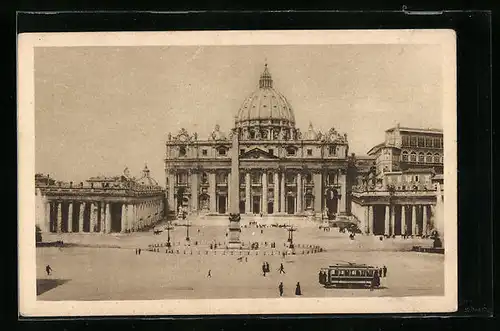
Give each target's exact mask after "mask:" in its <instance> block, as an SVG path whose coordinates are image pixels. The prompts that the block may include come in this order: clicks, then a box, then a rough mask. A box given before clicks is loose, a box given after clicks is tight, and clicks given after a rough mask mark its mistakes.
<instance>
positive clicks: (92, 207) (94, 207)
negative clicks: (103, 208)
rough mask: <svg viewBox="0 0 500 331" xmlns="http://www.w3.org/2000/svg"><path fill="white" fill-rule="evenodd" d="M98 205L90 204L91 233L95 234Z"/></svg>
mask: <svg viewBox="0 0 500 331" xmlns="http://www.w3.org/2000/svg"><path fill="white" fill-rule="evenodd" d="M97 216H98V215H97V204H96V203H95V202H91V203H90V229H89V232H95V230H96V225H97V224H96V223H97Z"/></svg>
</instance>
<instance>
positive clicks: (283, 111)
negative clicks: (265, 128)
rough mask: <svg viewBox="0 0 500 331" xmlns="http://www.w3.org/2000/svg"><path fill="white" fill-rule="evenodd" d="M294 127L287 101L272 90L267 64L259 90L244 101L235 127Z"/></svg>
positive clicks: (293, 118) (292, 115) (290, 108)
mask: <svg viewBox="0 0 500 331" xmlns="http://www.w3.org/2000/svg"><path fill="white" fill-rule="evenodd" d="M266 124H268V125H278V126H285V127H294V126H295V116H294V114H293V110H292V106H291V105H290V103H289V102H288V100H287V99H286V98H285V97H284V96H283V95H282V94H281V93H279V92H278V91H276V90H275V89H274V88H273V80H272V77H271V74H270V73H269V70H268V68H267V64H266V66H265V69H264V72H263V73H262V74H261V76H260V80H259V89H258V90H257V91H255V92H254V93H252V94H251V95H250V96H249V97H248V98H246V99H245V101H244V102H243V104H242V105H241V108H240V109H239V111H238V116H237V117H236V126H237V127H246V126H254V125H266Z"/></svg>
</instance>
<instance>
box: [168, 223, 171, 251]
mask: <svg viewBox="0 0 500 331" xmlns="http://www.w3.org/2000/svg"><path fill="white" fill-rule="evenodd" d="M170 230H172V224H171V222H170V221H169V222H168V223H167V248H170V247H171V246H172V245H171V244H170Z"/></svg>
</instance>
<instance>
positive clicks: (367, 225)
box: [354, 204, 370, 234]
mask: <svg viewBox="0 0 500 331" xmlns="http://www.w3.org/2000/svg"><path fill="white" fill-rule="evenodd" d="M354 206H357V205H356V204H354ZM363 212H364V215H363V216H364V217H363V223H364V224H363V225H364V230H365V233H366V234H369V233H370V222H369V221H368V220H369V218H370V216H369V215H368V214H369V213H370V206H366V207H363Z"/></svg>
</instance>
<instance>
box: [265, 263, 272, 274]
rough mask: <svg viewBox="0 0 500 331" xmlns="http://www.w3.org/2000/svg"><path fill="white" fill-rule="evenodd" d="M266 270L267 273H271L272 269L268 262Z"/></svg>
mask: <svg viewBox="0 0 500 331" xmlns="http://www.w3.org/2000/svg"><path fill="white" fill-rule="evenodd" d="M266 270H267V272H271V269H270V268H269V263H268V262H266Z"/></svg>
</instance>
